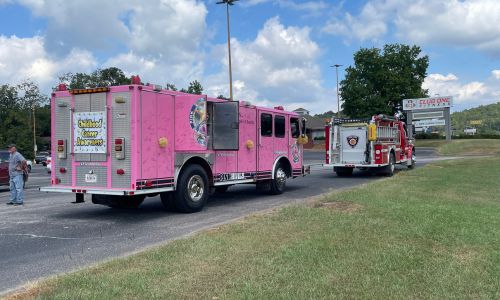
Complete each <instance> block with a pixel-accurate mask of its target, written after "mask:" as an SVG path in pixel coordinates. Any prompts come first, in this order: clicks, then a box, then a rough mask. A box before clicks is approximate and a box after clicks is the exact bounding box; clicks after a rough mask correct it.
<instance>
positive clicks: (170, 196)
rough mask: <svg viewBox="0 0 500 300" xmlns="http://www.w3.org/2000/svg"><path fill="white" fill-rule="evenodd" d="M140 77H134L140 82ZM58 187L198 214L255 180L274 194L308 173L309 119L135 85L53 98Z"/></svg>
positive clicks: (112, 201) (114, 201) (107, 200)
mask: <svg viewBox="0 0 500 300" xmlns="http://www.w3.org/2000/svg"><path fill="white" fill-rule="evenodd" d="M134 77H135V76H134ZM51 107H52V147H53V148H52V149H55V151H52V172H51V185H50V186H48V187H43V188H41V189H40V190H41V191H46V192H68V193H74V194H76V199H77V201H76V202H83V199H84V194H92V202H93V203H96V204H105V205H109V206H112V207H137V206H139V205H140V204H141V203H142V201H143V200H144V198H145V197H146V196H156V195H160V197H161V200H162V203H163V204H164V206H165V207H166V208H167V209H169V210H177V211H180V212H186V213H191V212H196V211H200V210H201V209H202V208H203V206H204V205H205V203H206V200H207V198H208V197H209V194H210V193H211V192H214V191H218V192H223V191H225V190H226V189H227V188H228V187H229V186H231V185H234V184H243V183H245V184H248V183H253V184H257V185H258V187H259V188H264V189H267V190H269V191H270V192H271V193H273V194H280V193H282V192H283V191H284V189H285V185H286V180H287V178H295V177H298V176H304V175H305V174H307V173H309V168H307V167H304V166H303V161H302V143H303V142H305V141H304V140H305V138H304V133H305V121H304V120H301V118H300V117H299V116H298V115H297V114H295V113H293V112H287V111H285V110H283V108H282V107H276V108H274V109H270V108H264V107H257V106H254V105H251V104H249V103H247V102H243V101H241V102H238V101H226V100H221V99H215V98H209V97H207V96H206V95H192V94H186V93H181V92H174V91H169V90H164V89H162V88H161V87H160V86H156V85H142V84H141V83H140V80H139V79H138V77H137V78H135V80H134V79H133V81H132V84H130V85H122V86H111V87H106V88H95V89H78V90H66V87H65V86H64V85H60V86H59V88H58V90H57V91H55V92H54V93H53V94H52V99H51Z"/></svg>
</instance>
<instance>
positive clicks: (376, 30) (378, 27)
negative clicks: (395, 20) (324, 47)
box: [322, 1, 395, 42]
mask: <svg viewBox="0 0 500 300" xmlns="http://www.w3.org/2000/svg"><path fill="white" fill-rule="evenodd" d="M378 2H379V1H373V3H372V2H368V3H367V4H366V5H365V6H363V8H362V10H361V12H360V14H359V15H358V16H355V15H352V14H350V13H348V12H347V13H345V14H344V16H343V17H342V18H336V17H335V18H332V19H331V20H329V21H328V22H327V24H326V25H325V26H324V27H323V29H322V31H323V32H325V33H329V34H333V35H342V36H345V38H346V41H347V42H348V41H350V40H352V39H358V40H361V41H365V40H371V41H376V40H378V39H380V38H382V37H383V36H384V35H385V34H386V33H387V31H388V24H387V18H388V16H389V15H390V12H391V10H392V9H393V8H394V7H395V4H394V3H393V2H394V1H387V3H385V5H380V3H378Z"/></svg>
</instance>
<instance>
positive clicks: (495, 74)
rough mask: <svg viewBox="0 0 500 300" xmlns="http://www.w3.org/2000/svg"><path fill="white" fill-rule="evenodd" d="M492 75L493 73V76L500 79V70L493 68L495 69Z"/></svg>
mask: <svg viewBox="0 0 500 300" xmlns="http://www.w3.org/2000/svg"><path fill="white" fill-rule="evenodd" d="M491 75H493V77H495V79H499V80H500V70H493V71H491Z"/></svg>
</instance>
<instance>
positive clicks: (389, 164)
mask: <svg viewBox="0 0 500 300" xmlns="http://www.w3.org/2000/svg"><path fill="white" fill-rule="evenodd" d="M325 136H326V143H325V145H326V163H325V164H324V166H326V167H333V168H334V172H335V173H337V175H338V176H350V175H351V174H352V172H353V170H354V169H355V168H359V169H368V168H371V169H372V170H376V171H377V172H378V173H381V174H384V175H387V176H392V175H393V174H394V170H395V164H401V165H406V166H407V167H408V168H413V167H414V166H415V162H416V155H415V146H414V141H413V138H412V137H409V136H408V135H407V130H406V125H405V123H404V122H402V121H400V120H399V119H398V118H396V117H388V116H385V115H376V116H373V117H372V118H371V119H338V118H334V119H332V121H331V122H330V123H329V124H327V125H326V126H325Z"/></svg>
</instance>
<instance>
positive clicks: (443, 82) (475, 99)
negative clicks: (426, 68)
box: [423, 71, 500, 109]
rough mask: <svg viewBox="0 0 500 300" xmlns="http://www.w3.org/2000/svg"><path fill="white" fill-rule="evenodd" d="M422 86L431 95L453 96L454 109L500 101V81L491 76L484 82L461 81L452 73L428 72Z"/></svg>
mask: <svg viewBox="0 0 500 300" xmlns="http://www.w3.org/2000/svg"><path fill="white" fill-rule="evenodd" d="M493 72H494V71H493ZM423 88H425V89H429V95H431V96H434V95H436V94H439V95H441V96H453V97H454V103H455V104H456V107H455V109H460V108H468V107H473V106H478V105H481V104H489V103H495V102H499V101H500V93H499V91H500V83H498V82H495V81H494V80H492V79H491V78H489V79H487V80H486V81H484V82H480V81H472V82H461V81H460V78H458V77H457V76H456V75H454V74H448V75H443V74H430V75H429V76H427V78H426V79H425V82H424V84H423Z"/></svg>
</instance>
